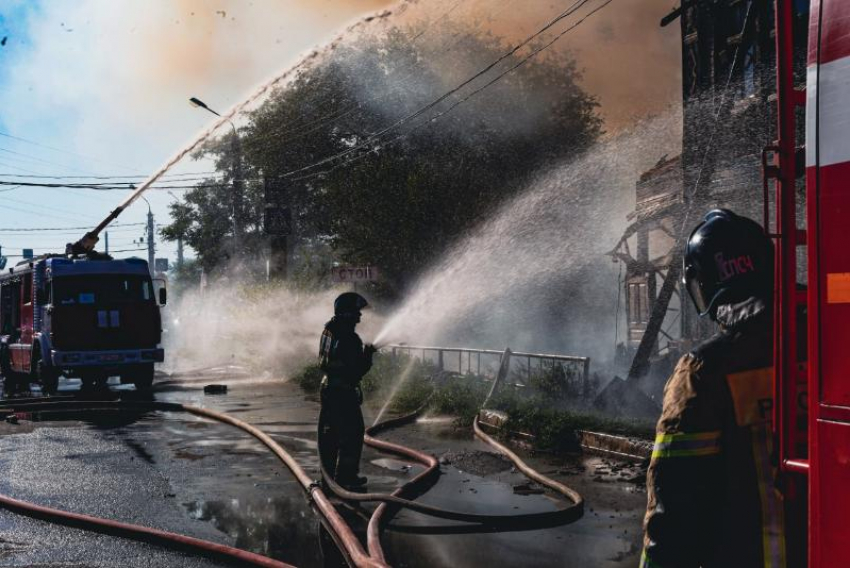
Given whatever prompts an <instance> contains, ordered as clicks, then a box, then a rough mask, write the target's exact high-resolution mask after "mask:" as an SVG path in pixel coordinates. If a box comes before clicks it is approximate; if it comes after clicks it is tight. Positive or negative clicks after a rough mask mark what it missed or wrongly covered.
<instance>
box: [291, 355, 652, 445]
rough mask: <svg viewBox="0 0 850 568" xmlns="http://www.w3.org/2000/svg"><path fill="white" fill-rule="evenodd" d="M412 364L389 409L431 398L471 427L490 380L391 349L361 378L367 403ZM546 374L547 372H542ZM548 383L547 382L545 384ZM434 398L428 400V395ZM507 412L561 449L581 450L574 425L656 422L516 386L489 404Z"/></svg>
mask: <svg viewBox="0 0 850 568" xmlns="http://www.w3.org/2000/svg"><path fill="white" fill-rule="evenodd" d="M408 366H410V371H409V375H408V377H407V380H406V381H405V383H404V384H403V385H402V387H401V388H400V389H399V390H398V391H397V392H396V394H395V398H394V401H393V403H392V406H391V407H390V410H391V411H392V412H394V413H397V414H404V413H407V412H412V411H413V410H416V409H418V408H419V407H420V406H421V405H422V404H423V403H424V402H426V401H428V408H429V410H430V411H431V412H434V413H437V414H442V415H447V416H453V417H455V424H456V425H457V426H463V427H467V426H469V425H471V424H472V421H473V419H474V418H475V416H476V415H477V414H478V412H479V410H480V409H481V405H482V404H483V402H484V399H485V398H486V397H487V394H488V392H489V390H490V386H491V383H490V382H489V381H487V380H484V379H482V378H481V377H478V376H475V375H473V374H467V375H457V374H444V373H437V369H436V368H435V367H434V366H433V365H431V364H429V363H423V362H422V361H420V360H418V359H413V360H411V359H409V358H407V357H406V356H399V357H397V358H395V359H394V358H393V357H392V356H390V355H387V354H380V355H376V357H375V365H374V366H373V367H372V370H371V371H370V372H369V374H367V375H366V377H365V378H364V380H363V385H362V386H363V390H364V392H365V393H367V395H368V396H367V397H366V399H367V403H371V404H373V405H377V406H380V405H381V404H383V402H384V401H385V400H386V398H387V397H388V396H389V394H390V392H391V391H392V387H393V386H394V385H395V381H396V380H397V378H398V377H400V376H401V374H402V373H403V372H404V371H405V369H406V368H408ZM321 378H322V373H321V370H319V369H318V366H317V365H313V366H310V367H308V368H306V369H305V370H304V371H302V373H300V374H299V375H298V376H297V377H296V381H297V382H298V383H299V384H300V385H301V386H302V388H304V389H305V390H306V391H308V392H315V391H316V390H318V388H319V381H321ZM544 379H545V375H544ZM545 384H546V383H545V382H544V383H543V385H545ZM429 397H430V400H429ZM488 406H489V407H490V408H492V409H494V410H501V411H503V412H505V413H506V414H507V415H508V423H507V425H506V426H505V431H506V432H527V433H529V434H531V435H533V436H534V437H535V445H536V446H537V447H539V448H545V449H548V450H552V451H556V452H562V451H575V450H577V449H578V440H577V438H576V434H575V433H576V430H592V431H599V432H606V433H609V434H619V435H624V436H634V437H638V438H647V439H649V438H652V435H653V431H654V428H653V425H652V424H649V423H646V422H641V421H637V420H629V419H627V418H613V417H610V416H602V415H599V414H594V413H591V412H577V411H574V410H565V409H563V408H561V407H558V406H556V405H553V400H552V398H551V395H549V394H545V393H541V392H536V393H533V394H531V395H529V394H527V391H525V389H523V390H522V391H520V390H518V389H515V388H509V387H505V388H501V389H500V390H499V391H498V392H497V393H496V395H495V396H494V397H493V399H491V401H490V403H489V405H488Z"/></svg>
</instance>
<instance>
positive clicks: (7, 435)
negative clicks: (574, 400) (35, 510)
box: [0, 369, 646, 568]
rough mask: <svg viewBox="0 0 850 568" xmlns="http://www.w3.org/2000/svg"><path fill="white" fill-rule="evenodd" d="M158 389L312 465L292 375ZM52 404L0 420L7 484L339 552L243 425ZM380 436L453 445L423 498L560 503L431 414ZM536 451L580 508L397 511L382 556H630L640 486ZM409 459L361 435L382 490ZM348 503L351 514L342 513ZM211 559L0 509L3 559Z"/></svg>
mask: <svg viewBox="0 0 850 568" xmlns="http://www.w3.org/2000/svg"><path fill="white" fill-rule="evenodd" d="M213 382H214V383H224V384H228V386H229V392H228V394H226V395H223V396H209V395H204V394H203V386H204V385H206V384H209V383H213ZM77 388H78V386H77V385H76V384H75V383H70V382H69V383H64V384H63V389H65V390H67V391H68V392H71V391H74V390H76V389H77ZM112 388H113V390H121V389H123V388H127V389H130V390H132V387H112ZM155 396H156V399H157V400H162V401H169V402H180V403H187V404H193V405H198V406H207V407H210V408H213V409H215V410H220V411H223V412H227V413H230V414H234V415H235V416H237V417H239V418H240V419H243V420H246V421H248V422H250V423H252V424H255V425H257V426H258V427H260V428H262V429H263V430H265V431H266V432H267V433H269V434H270V435H272V436H273V437H274V438H275V439H276V440H277V441H278V442H279V443H281V444H282V445H283V446H284V447H286V448H287V450H288V451H290V452H292V453H293V455H294V456H295V457H296V459H298V460H299V462H300V463H301V464H302V465H303V466H304V467H305V469H306V470H307V471H308V473H309V474H311V475H316V472H317V459H316V455H315V453H316V445H315V423H316V419H317V416H318V404H317V403H316V402H315V400H313V399H312V398H311V397H309V396H305V395H304V393H303V392H301V391H300V389H298V388H297V387H295V386H294V385H289V384H286V383H283V382H282V381H280V380H275V379H271V378H267V379H261V378H255V377H250V376H246V375H245V374H242V373H239V372H237V371H236V370H234V369H221V370H216V371H209V372H206V374H202V373H196V374H188V375H182V376H179V377H177V376H175V377H170V378H160V379H159V380H158V381H157V384H156V395H155ZM367 414H368V412H367ZM54 418H59V417H54ZM61 418H62V420H49V421H39V422H29V421H22V422H21V423H20V424H18V425H6V424H4V425H2V426H0V491H2V492H3V493H5V494H8V495H10V496H13V497H17V498H21V499H26V500H30V501H33V502H36V503H39V504H45V505H49V506H53V507H57V508H62V509H66V510H71V511H75V512H81V513H87V514H92V515H97V516H102V517H108V518H113V519H118V520H122V521H126V522H133V523H137V524H142V525H147V526H153V527H157V528H162V529H165V530H169V531H173V532H178V533H183V534H188V535H191V536H194V537H198V538H203V539H206V540H210V541H213V542H219V543H224V544H229V545H233V546H237V547H239V548H244V549H248V550H251V551H254V552H258V553H261V554H266V555H268V556H271V557H274V558H277V559H280V560H283V561H285V562H289V563H292V564H295V565H297V566H301V567H311V566H323V565H334V559H333V558H332V557H333V554H332V551H331V553H330V554H328V555H327V558H325V557H323V554H322V552H321V550H320V549H321V546H320V544H321V540H322V539H321V537H320V531H319V526H318V523H317V521H316V518H315V516H314V514H313V512H312V510H311V509H310V507H309V505H308V503H307V502H306V500H305V499H304V496H303V492H302V490H301V488H300V486H298V485H297V484H296V483H295V481H294V480H293V479H292V478H291V476H289V475H288V473H287V471H286V470H285V468H284V467H283V466H282V465H280V464H279V463H278V462H277V460H276V458H274V457H273V456H272V455H271V454H270V453H269V452H268V451H267V450H265V448H264V447H263V446H261V445H260V444H259V443H258V442H255V441H254V440H253V439H252V438H250V437H248V436H247V435H246V434H244V433H242V432H241V431H239V430H236V429H235V428H232V427H230V426H227V425H223V424H218V423H214V422H210V421H207V420H204V419H201V418H197V417H192V416H184V415H179V414H177V413H154V414H148V415H132V416H127V415H123V416H118V415H116V414H114V413H107V414H104V415H103V416H99V417H98V418H96V419H93V418H92V417H85V419H83V418H84V417H82V416H73V415H72V416H67V415H65V416H62V417H61ZM384 436H385V437H386V438H387V439H389V440H392V441H399V442H401V443H404V444H407V445H410V446H412V447H416V448H418V449H423V450H425V451H428V452H430V453H433V454H434V455H437V456H442V455H445V454H446V452H450V453H449V460H448V461H450V462H451V463H447V464H444V465H443V466H442V470H443V475H442V476H441V478H440V481H439V483H437V484H436V485H435V486H434V487H433V488H432V489H431V490H430V491H429V492H428V493H427V494H426V495H424V496H423V497H422V498H421V500H422V501H425V502H428V503H433V504H436V505H443V506H450V507H451V508H453V509H461V510H470V511H477V512H500V513H504V512H506V511H510V510H517V511H519V510H522V511H533V510H547V509H551V508H553V507H557V506H559V502H558V501H557V500H556V499H553V498H551V497H550V496H548V495H545V494H542V495H541V494H531V495H518V494H515V492H514V490H513V486H515V485H521V484H523V483H526V480H525V478H524V477H523V476H521V475H520V474H518V473H516V472H515V471H512V470H511V468H510V467H509V466H499V465H498V460H495V461H496V465H495V466H493V464H492V463H490V464H489V465H488V464H487V463H485V464H484V465H482V464H476V463H474V460H473V461H472V462H469V463H466V462H465V461H464V460H463V459H451V456H453V455H460V456H461V458H462V456H463V453H464V452H468V451H469V450H481V451H487V449H488V448H487V447H486V446H485V445H484V444H482V443H480V442H478V441H476V440H473V439H472V436H471V434H470V433H467V432H461V433H458V431H457V430H456V429H454V428H453V427H452V426H451V424H450V423H448V422H446V421H444V420H439V419H434V420H425V421H422V422H420V423H417V424H416V425H413V426H409V427H405V428H401V429H397V430H394V431H390V432H387V433H386V434H385V435H384ZM487 461H488V460H485V462H487ZM531 462H532V465H534V466H535V467H538V468H539V469H540V470H541V471H543V472H544V473H547V474H550V475H552V476H553V477H556V478H558V479H560V480H562V481H564V482H565V483H567V484H569V485H571V486H573V487H575V488H576V489H578V490H579V492H581V493H582V494H583V495H584V496H585V500H586V512H585V516H584V517H583V518H582V519H580V520H579V521H577V522H575V523H573V524H572V525H568V526H564V527H556V528H552V529H545V530H535V531H525V532H513V533H500V534H494V533H488V534H439V535H422V534H410V533H409V532H407V531H410V530H420V529H419V528H417V527H422V526H425V527H429V528H430V530H431V531H433V530H434V527H441V526H445V525H446V524H450V523H441V522H437V521H434V520H432V519H426V518H424V517H421V516H419V515H416V514H414V513H409V512H401V513H399V514H398V515H397V517H396V519H395V521H394V524H397V525H399V526H400V527H402V528H404V529H405V531H406V532H392V531H389V532H387V533H385V535H384V538H383V542H384V544H385V549H386V550H387V552H388V555H389V557H390V559H391V563H392V564H393V565H396V566H409V567H419V566H509V565H523V566H581V567H587V566H593V567H596V566H600V567H611V568H615V567H617V568H619V567H625V566H635V565H637V563H638V557H639V543H640V534H639V533H640V518H641V516H642V509H643V506H644V503H645V499H646V497H645V493H644V492H643V491H642V488H641V487H640V485H639V484H634V483H624V482H622V481H619V477H618V475H622V474H618V473H617V472H616V471H611V468H610V467H608V466H607V464H606V463H604V461H603V460H601V459H600V458H596V457H585V458H580V459H579V458H576V459H573V460H564V459H563V458H559V459H557V460H554V459H553V460H551V461H550V460H546V459H532V460H531ZM409 465H411V464H405V463H404V462H401V461H397V460H394V459H389V458H387V456H384V455H381V454H378V453H376V452H373V451H370V450H368V449H367V450H366V452H365V453H364V467H363V470H364V473H365V474H366V475H368V476H369V478H370V489H371V490H374V491H387V492H389V491H391V490H392V489H394V488H395V487H397V485H398V484H399V483H400V482H403V480H404V479H405V478H407V477H409V476H412V475H414V474H415V472H416V471H417V469H416V466H414V467H413V468H412V469H410V468H408V467H407V466H409ZM615 469H616V468H615ZM559 472H560V473H559ZM600 472H601V473H600ZM347 515H348V516H349V517H352V518H353V519H354V522H357V521H356V517H353V515H351V514H350V512H348V513H347ZM358 528H361V529H362V526H359V527H358ZM219 565H223V564H219V563H217V562H214V561H212V560H209V559H203V558H196V557H190V556H187V555H185V554H181V553H177V552H170V551H166V550H163V549H161V548H159V547H154V546H149V545H145V544H142V543H136V542H132V541H129V540H125V539H118V538H114V537H109V536H102V535H96V534H92V533H89V532H86V531H81V530H77V529H71V528H65V527H58V526H55V525H50V524H47V523H45V522H43V521H38V520H33V519H28V518H25V517H21V516H19V515H16V514H12V513H9V512H7V511H4V510H1V509H0V566H45V567H47V566H49V567H60V566H62V567H66V566H80V567H82V566H92V567H95V566H96V567H101V566H151V567H159V566H187V567H193V566H219Z"/></svg>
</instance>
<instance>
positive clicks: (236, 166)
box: [230, 122, 244, 256]
mask: <svg viewBox="0 0 850 568" xmlns="http://www.w3.org/2000/svg"><path fill="white" fill-rule="evenodd" d="M230 126H232V127H233V138H232V142H231V146H230V150H231V152H233V199H232V203H231V207H232V209H233V255H234V256H239V252H240V251H241V249H242V247H243V244H244V243H243V240H242V201H243V196H242V146H241V144H240V142H239V132H238V131H237V130H236V127H235V126H233V123H232V122H230Z"/></svg>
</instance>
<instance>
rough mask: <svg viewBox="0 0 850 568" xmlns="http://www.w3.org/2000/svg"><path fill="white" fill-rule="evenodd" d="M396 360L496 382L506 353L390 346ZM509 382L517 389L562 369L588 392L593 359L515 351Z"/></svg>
mask: <svg viewBox="0 0 850 568" xmlns="http://www.w3.org/2000/svg"><path fill="white" fill-rule="evenodd" d="M387 348H388V349H391V350H392V355H393V357H397V356H398V355H399V354H402V353H403V354H406V355H408V356H412V357H417V356H418V357H419V358H420V359H421V360H422V361H427V362H430V363H431V364H433V365H434V366H435V367H437V369H439V370H441V371H451V372H457V373H461V374H463V373H469V374H475V375H478V376H481V377H486V378H489V379H492V378H495V376H496V374H497V373H498V371H499V364H500V361H501V358H502V354H503V353H504V352H503V351H497V350H495V349H469V348H466V347H435V346H420V345H388V346H387ZM510 365H511V368H510V372H509V375H508V376H509V380H510V379H513V380H517V381H519V383H514V384H515V386H520V387H521V386H525V383H526V381H527V380H530V379H531V378H532V377H533V376H534V374H535V373H543V372H546V371H547V370H553V369H555V368H556V367H561V368H562V369H564V370H565V376H576V377H577V378H578V380H579V381H580V383H581V390H582V391H583V392H587V390H588V388H589V385H588V381H589V379H590V377H589V375H590V357H576V356H572V355H553V354H548V353H526V352H523V351H512V352H511V361H510Z"/></svg>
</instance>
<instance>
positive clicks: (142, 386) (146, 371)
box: [133, 363, 153, 392]
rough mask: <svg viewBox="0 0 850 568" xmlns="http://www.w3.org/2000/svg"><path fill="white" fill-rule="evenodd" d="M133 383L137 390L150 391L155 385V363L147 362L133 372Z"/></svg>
mask: <svg viewBox="0 0 850 568" xmlns="http://www.w3.org/2000/svg"><path fill="white" fill-rule="evenodd" d="M133 384H134V385H136V390H137V391H141V392H148V391H150V390H151V388H152V387H153V363H146V364H144V365H142V366H140V367H139V369H138V370H136V371H135V372H134V373H133Z"/></svg>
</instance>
